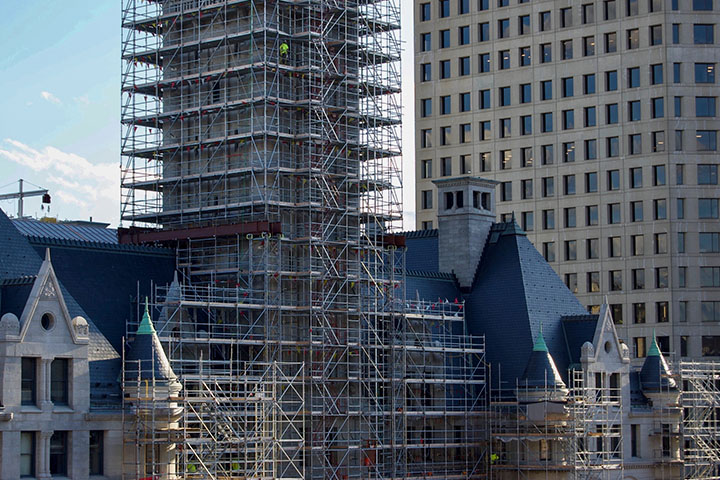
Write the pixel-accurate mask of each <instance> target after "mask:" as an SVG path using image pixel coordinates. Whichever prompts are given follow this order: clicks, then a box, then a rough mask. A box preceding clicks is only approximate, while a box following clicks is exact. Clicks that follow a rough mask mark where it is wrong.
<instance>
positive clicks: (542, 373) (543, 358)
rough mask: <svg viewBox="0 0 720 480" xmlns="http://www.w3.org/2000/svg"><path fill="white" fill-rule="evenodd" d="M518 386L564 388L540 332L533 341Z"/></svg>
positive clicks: (550, 388) (549, 388)
mask: <svg viewBox="0 0 720 480" xmlns="http://www.w3.org/2000/svg"><path fill="white" fill-rule="evenodd" d="M518 384H519V385H520V387H529V388H533V389H543V390H544V389H548V390H553V389H555V388H565V383H564V382H563V380H562V378H561V377H560V373H559V372H558V369H557V367H556V366H555V362H554V361H553V358H552V356H551V355H550V352H548V348H547V345H546V344H545V339H544V338H543V334H542V331H540V333H539V334H538V336H537V339H536V340H535V344H534V345H533V349H532V352H531V353H530V359H529V360H528V363H527V366H526V367H525V371H524V372H523V374H522V376H521V377H520V380H519V382H518Z"/></svg>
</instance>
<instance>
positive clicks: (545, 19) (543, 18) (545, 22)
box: [540, 12, 552, 32]
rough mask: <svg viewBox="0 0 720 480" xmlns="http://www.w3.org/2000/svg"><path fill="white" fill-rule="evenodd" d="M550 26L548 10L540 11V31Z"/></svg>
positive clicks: (548, 28) (546, 29) (544, 30)
mask: <svg viewBox="0 0 720 480" xmlns="http://www.w3.org/2000/svg"><path fill="white" fill-rule="evenodd" d="M551 28H552V25H551V20H550V12H540V31H541V32H546V31H548V30H550V29H551Z"/></svg>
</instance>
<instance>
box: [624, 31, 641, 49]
mask: <svg viewBox="0 0 720 480" xmlns="http://www.w3.org/2000/svg"><path fill="white" fill-rule="evenodd" d="M639 47H640V30H638V29H637V28H631V29H629V30H628V31H627V49H628V50H633V49H636V48H639Z"/></svg>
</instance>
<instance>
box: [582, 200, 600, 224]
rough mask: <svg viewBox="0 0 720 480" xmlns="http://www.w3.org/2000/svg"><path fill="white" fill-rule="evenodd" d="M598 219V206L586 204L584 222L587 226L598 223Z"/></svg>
mask: <svg viewBox="0 0 720 480" xmlns="http://www.w3.org/2000/svg"><path fill="white" fill-rule="evenodd" d="M598 221H599V215H598V206H597V205H588V206H586V207H585V224H586V225H587V226H589V227H592V226H595V225H597V224H598Z"/></svg>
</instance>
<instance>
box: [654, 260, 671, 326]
mask: <svg viewBox="0 0 720 480" xmlns="http://www.w3.org/2000/svg"><path fill="white" fill-rule="evenodd" d="M667 287H668V269H667V267H658V268H656V269H655V288H667ZM665 315H666V316H667V312H666V313H665ZM666 321H667V320H666Z"/></svg>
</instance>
